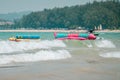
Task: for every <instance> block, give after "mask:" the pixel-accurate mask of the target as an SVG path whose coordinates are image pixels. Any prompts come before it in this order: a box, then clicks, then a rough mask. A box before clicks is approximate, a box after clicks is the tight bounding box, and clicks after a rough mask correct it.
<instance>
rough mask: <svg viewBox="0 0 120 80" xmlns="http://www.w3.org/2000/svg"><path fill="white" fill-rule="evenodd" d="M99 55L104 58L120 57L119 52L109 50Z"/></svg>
mask: <svg viewBox="0 0 120 80" xmlns="http://www.w3.org/2000/svg"><path fill="white" fill-rule="evenodd" d="M100 56H101V57H105V58H112V57H113V58H120V52H110V53H104V54H100Z"/></svg>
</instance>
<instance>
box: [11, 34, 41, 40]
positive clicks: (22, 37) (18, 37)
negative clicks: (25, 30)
mask: <svg viewBox="0 0 120 80" xmlns="http://www.w3.org/2000/svg"><path fill="white" fill-rule="evenodd" d="M9 40H10V41H16V42H20V41H31V40H40V36H39V35H16V36H15V37H10V38H9Z"/></svg>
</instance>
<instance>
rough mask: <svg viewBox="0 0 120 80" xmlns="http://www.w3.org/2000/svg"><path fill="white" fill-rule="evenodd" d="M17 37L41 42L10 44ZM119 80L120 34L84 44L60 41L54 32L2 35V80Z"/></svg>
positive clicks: (107, 34) (106, 34) (107, 35)
mask: <svg viewBox="0 0 120 80" xmlns="http://www.w3.org/2000/svg"><path fill="white" fill-rule="evenodd" d="M61 33H62V32H61ZM16 35H40V40H37V41H36V40H35V41H34V40H32V41H21V42H15V41H9V38H10V37H13V36H16ZM119 79H120V32H99V36H98V37H97V39H96V40H83V41H80V40H63V41H62V40H57V39H55V38H54V33H53V32H0V80H119Z"/></svg>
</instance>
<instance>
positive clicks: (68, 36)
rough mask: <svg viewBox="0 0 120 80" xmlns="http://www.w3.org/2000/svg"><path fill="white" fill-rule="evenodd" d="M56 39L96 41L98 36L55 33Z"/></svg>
mask: <svg viewBox="0 0 120 80" xmlns="http://www.w3.org/2000/svg"><path fill="white" fill-rule="evenodd" d="M54 37H55V38H56V39H59V40H66V39H70V40H72V39H73V40H87V39H88V40H95V39H96V36H95V35H94V34H92V33H79V34H74V33H70V34H68V33H54Z"/></svg>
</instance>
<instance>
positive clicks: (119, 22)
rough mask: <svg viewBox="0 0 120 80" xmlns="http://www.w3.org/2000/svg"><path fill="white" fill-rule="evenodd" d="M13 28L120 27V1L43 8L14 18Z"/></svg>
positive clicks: (109, 0)
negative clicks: (17, 18) (16, 18)
mask: <svg viewBox="0 0 120 80" xmlns="http://www.w3.org/2000/svg"><path fill="white" fill-rule="evenodd" d="M14 23H15V24H14V25H12V27H14V29H19V28H25V29H76V28H78V27H82V28H84V29H91V28H92V29H93V28H94V27H95V26H99V25H102V27H103V29H120V1H119V0H107V1H101V2H97V1H94V2H93V3H86V4H85V5H76V6H71V7H68V6H66V7H63V8H56V7H55V8H53V9H44V10H43V11H37V12H31V13H30V14H28V15H25V16H23V17H22V18H21V19H19V20H14Z"/></svg>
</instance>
